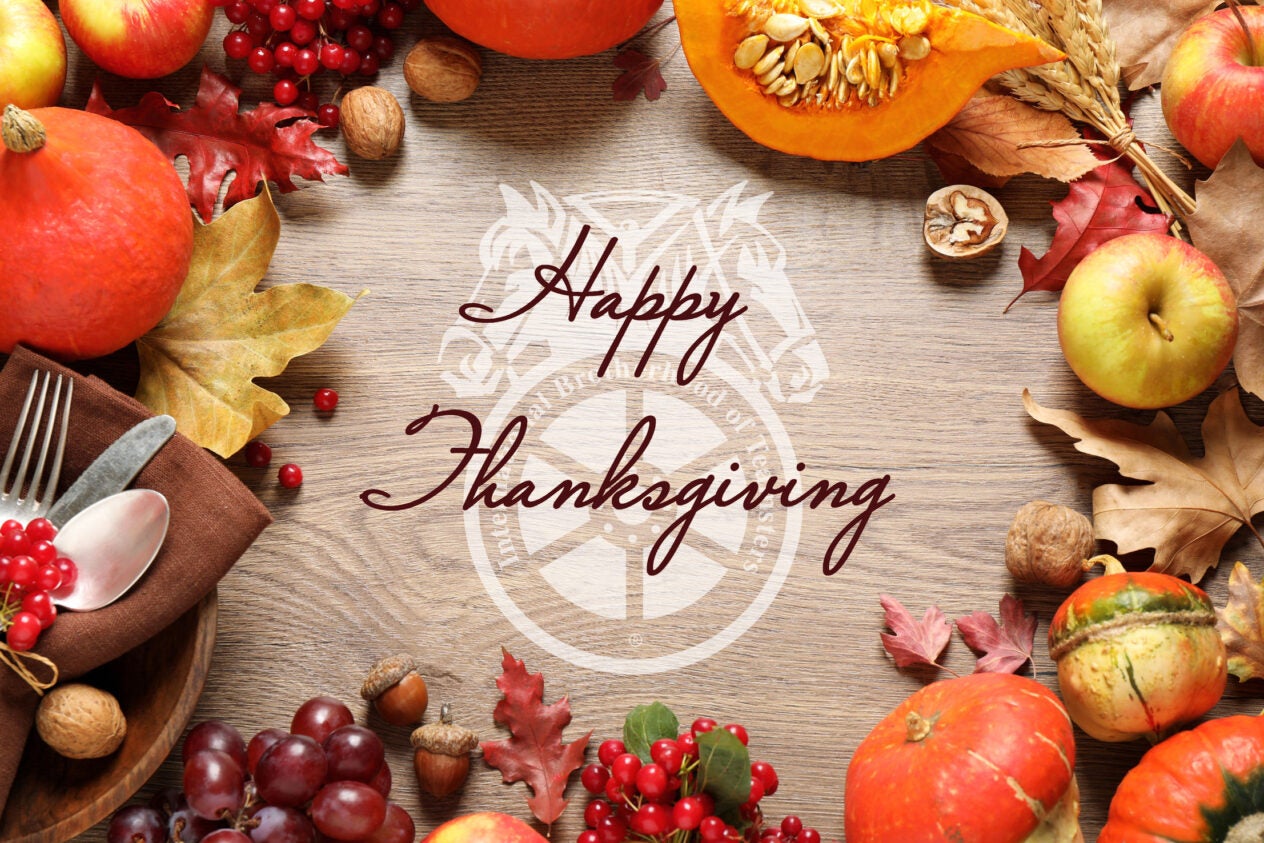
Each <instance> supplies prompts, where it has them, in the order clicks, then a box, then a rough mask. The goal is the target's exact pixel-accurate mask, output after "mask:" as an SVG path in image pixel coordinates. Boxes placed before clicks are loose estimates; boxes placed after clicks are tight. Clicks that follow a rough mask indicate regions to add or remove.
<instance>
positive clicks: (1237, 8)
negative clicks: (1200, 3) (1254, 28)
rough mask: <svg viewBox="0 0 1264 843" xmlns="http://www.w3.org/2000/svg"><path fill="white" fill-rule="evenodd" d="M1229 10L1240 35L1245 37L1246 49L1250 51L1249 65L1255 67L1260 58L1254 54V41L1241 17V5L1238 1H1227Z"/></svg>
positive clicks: (1244, 19) (1243, 18)
mask: <svg viewBox="0 0 1264 843" xmlns="http://www.w3.org/2000/svg"><path fill="white" fill-rule="evenodd" d="M1229 8H1230V9H1231V10H1232V11H1233V16H1234V17H1235V18H1237V20H1238V26H1240V27H1242V34H1243V35H1245V36H1246V48H1247V49H1248V50H1250V51H1251V65H1252V66H1256V65H1258V64H1259V62H1260V58H1259V56H1258V55H1257V54H1256V52H1255V39H1254V38H1253V37H1252V36H1251V27H1249V26H1247V23H1246V18H1245V17H1243V16H1242V9H1241V4H1240V3H1239V2H1238V0H1229Z"/></svg>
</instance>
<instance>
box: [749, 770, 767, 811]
mask: <svg viewBox="0 0 1264 843" xmlns="http://www.w3.org/2000/svg"><path fill="white" fill-rule="evenodd" d="M763 798H764V783H763V782H761V781H760V780H759V779H757V778H755V777H754V776H751V780H750V797H749V798H747V800H746V804H747V805H758V804H759V800H761V799H763Z"/></svg>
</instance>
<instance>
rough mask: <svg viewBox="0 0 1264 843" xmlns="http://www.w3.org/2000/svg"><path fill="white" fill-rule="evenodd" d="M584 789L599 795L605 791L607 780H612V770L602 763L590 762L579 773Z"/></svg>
mask: <svg viewBox="0 0 1264 843" xmlns="http://www.w3.org/2000/svg"><path fill="white" fill-rule="evenodd" d="M579 779H580V781H581V782H582V783H583V785H584V790H586V791H588V792H589V793H592V794H595V795H599V794H602V793H604V792H605V790H606V782H608V781H610V771H609V770H607V769H606V768H605V767H603V766H601V765H600V764H589V765H588V766H587V767H585V768H584V771H583V772H582V773H580V774H579Z"/></svg>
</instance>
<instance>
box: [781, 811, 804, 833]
mask: <svg viewBox="0 0 1264 843" xmlns="http://www.w3.org/2000/svg"><path fill="white" fill-rule="evenodd" d="M800 831H803V820H801V819H799V818H798V817H796V816H795V815H794V814H791V815H790V816H788V817H786V818H785V819H783V820H782V821H781V833H782V834H784V835H786V836H787V837H794V836H795V835H796V834H798V833H799V832H800Z"/></svg>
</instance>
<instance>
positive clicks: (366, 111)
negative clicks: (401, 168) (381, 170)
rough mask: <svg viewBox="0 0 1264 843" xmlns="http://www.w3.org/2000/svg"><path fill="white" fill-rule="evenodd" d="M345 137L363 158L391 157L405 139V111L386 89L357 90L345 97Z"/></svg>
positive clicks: (341, 120) (343, 127) (348, 147)
mask: <svg viewBox="0 0 1264 843" xmlns="http://www.w3.org/2000/svg"><path fill="white" fill-rule="evenodd" d="M339 120H340V122H341V124H342V136H343V138H344V139H346V141H347V149H349V150H351V151H352V152H353V153H355V154H356V155H358V156H360V157H361V158H368V159H371V160H374V161H376V160H379V159H382V158H389V157H390V156H392V155H394V154H395V152H396V150H398V149H399V145H400V142H401V141H403V139H404V109H402V108H400V105H399V100H397V99H395V95H394V94H392V93H391V92H390V91H388V90H386V89H385V88H374V87H372V86H369V87H364V88H355V89H353V90H351V91H348V92H347V94H346V96H344V97H343V98H342V106H341V114H340V117H339Z"/></svg>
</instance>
